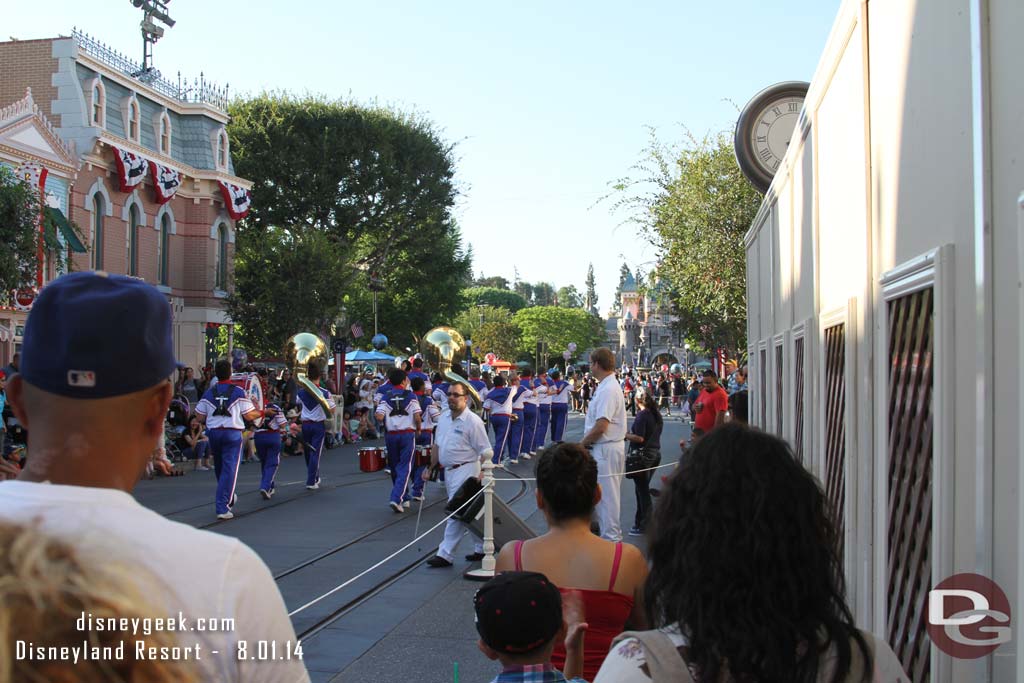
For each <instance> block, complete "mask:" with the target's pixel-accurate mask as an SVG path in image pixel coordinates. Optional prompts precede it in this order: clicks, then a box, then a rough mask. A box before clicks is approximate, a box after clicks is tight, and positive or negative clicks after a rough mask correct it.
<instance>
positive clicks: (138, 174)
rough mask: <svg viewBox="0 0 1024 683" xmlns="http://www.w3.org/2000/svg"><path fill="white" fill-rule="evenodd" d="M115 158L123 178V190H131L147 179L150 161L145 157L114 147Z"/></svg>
mask: <svg viewBox="0 0 1024 683" xmlns="http://www.w3.org/2000/svg"><path fill="white" fill-rule="evenodd" d="M114 160H115V161H116V162H117V170H118V177H119V178H120V179H121V192H131V191H132V190H134V189H135V188H136V187H138V186H139V185H140V184H142V181H143V180H145V179H146V171H147V170H149V162H148V160H147V159H146V158H145V157H143V156H140V155H138V154H135V153H134V152H129V151H128V150H126V149H119V148H117V147H114Z"/></svg>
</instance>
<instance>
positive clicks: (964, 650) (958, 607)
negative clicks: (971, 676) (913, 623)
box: [926, 573, 1011, 659]
mask: <svg viewBox="0 0 1024 683" xmlns="http://www.w3.org/2000/svg"><path fill="white" fill-rule="evenodd" d="M926 610H927V612H928V615H927V616H928V635H929V636H930V637H931V639H932V642H933V643H935V645H936V647H938V648H939V649H940V650H942V651H943V652H945V653H946V654H948V655H949V656H951V657H955V658H957V659H977V658H978V657H984V656H985V655H987V654H990V653H991V652H993V651H994V650H995V649H996V648H997V647H999V646H1000V645H1002V644H1003V643H1005V642H1007V641H1009V640H1010V637H1011V630H1010V601H1009V600H1007V599H1006V593H1004V592H1003V590H1002V589H1001V588H1000V587H999V586H998V585H996V583H995V582H994V581H992V580H990V579H988V578H986V577H984V576H981V575H980V574H970V573H965V574H955V575H953V576H951V577H949V578H948V579H946V580H945V581H943V582H942V583H940V584H939V585H938V586H936V587H935V588H934V589H933V590H931V591H929V593H928V605H927V607H926Z"/></svg>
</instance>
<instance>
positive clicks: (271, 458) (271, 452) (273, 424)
mask: <svg viewBox="0 0 1024 683" xmlns="http://www.w3.org/2000/svg"><path fill="white" fill-rule="evenodd" d="M287 427H288V420H286V419H285V418H284V415H283V414H282V410H281V408H280V406H278V405H277V404H276V403H271V404H270V405H268V406H267V407H266V408H265V409H264V410H263V419H262V420H260V422H259V425H258V426H257V427H256V434H255V435H254V436H253V441H255V442H256V457H258V458H259V459H260V468H261V469H262V470H263V474H262V476H261V478H260V495H261V496H263V500H270V497H271V496H272V495H274V477H275V476H276V475H277V468H278V466H279V465H280V464H281V434H283V433H284V430H285V429H287Z"/></svg>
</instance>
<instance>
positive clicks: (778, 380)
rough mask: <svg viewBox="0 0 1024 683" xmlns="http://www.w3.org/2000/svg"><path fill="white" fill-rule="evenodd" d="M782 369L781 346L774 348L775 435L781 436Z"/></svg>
mask: <svg viewBox="0 0 1024 683" xmlns="http://www.w3.org/2000/svg"><path fill="white" fill-rule="evenodd" d="M785 376H786V375H785V373H783V368H782V345H781V344H780V345H778V346H776V347H775V433H776V434H778V435H779V436H782V435H783V431H782V427H783V424H782V407H783V405H784V404H783V402H782V381H783V378H784V377H785Z"/></svg>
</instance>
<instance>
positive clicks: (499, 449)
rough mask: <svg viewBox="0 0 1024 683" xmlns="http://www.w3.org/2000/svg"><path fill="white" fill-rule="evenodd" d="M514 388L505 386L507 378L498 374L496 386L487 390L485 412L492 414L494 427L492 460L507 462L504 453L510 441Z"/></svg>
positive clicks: (495, 379) (495, 380)
mask: <svg viewBox="0 0 1024 683" xmlns="http://www.w3.org/2000/svg"><path fill="white" fill-rule="evenodd" d="M512 398H513V397H512V389H511V387H507V386H505V378H504V377H502V376H501V375H498V376H496V377H495V378H494V387H493V388H492V389H491V390H490V391H488V392H487V398H485V399H484V412H485V413H487V414H488V415H489V416H490V423H491V427H492V428H493V429H494V455H492V456H491V462H493V463H494V464H495V465H497V464H498V463H501V464H505V463H504V461H503V460H502V453H503V452H504V450H505V445H506V444H507V443H508V435H509V427H510V423H511V421H512Z"/></svg>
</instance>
